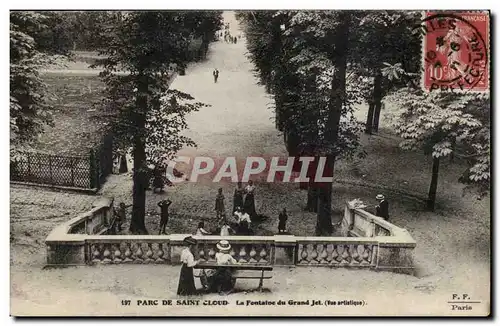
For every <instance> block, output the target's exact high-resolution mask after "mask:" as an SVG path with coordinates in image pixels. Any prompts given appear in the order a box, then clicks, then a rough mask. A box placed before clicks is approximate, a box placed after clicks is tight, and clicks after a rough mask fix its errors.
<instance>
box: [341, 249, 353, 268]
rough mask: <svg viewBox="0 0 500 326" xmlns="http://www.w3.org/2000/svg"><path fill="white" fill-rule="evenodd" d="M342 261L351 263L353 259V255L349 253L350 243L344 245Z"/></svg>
mask: <svg viewBox="0 0 500 326" xmlns="http://www.w3.org/2000/svg"><path fill="white" fill-rule="evenodd" d="M342 250H343V251H342V263H343V264H349V263H350V261H351V255H350V253H349V245H342Z"/></svg>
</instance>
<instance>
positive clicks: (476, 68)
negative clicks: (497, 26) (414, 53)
mask: <svg viewBox="0 0 500 326" xmlns="http://www.w3.org/2000/svg"><path fill="white" fill-rule="evenodd" d="M489 24H490V15H489V12H487V11H476V12H470V11H469V12H432V11H428V12H426V13H425V16H424V19H423V20H422V24H421V29H422V31H423V34H424V37H423V42H422V46H423V67H422V68H423V72H422V74H423V75H422V87H423V89H424V90H426V91H436V90H441V91H473V92H488V91H489V86H490V85H489V84H490V83H489V80H490V74H489V48H490V44H489Z"/></svg>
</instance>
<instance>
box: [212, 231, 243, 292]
mask: <svg viewBox="0 0 500 326" xmlns="http://www.w3.org/2000/svg"><path fill="white" fill-rule="evenodd" d="M216 247H217V249H218V250H219V252H218V253H216V254H215V259H216V261H217V265H221V266H220V267H218V268H217V270H216V272H215V275H214V284H215V285H217V291H218V292H219V293H222V292H225V293H226V294H228V293H229V292H231V290H232V289H233V287H234V284H235V281H236V279H235V278H233V270H232V269H231V268H228V267H224V265H236V264H238V261H237V260H236V259H234V257H233V256H231V255H230V254H229V252H230V251H231V244H230V243H229V242H228V241H227V240H221V241H219V243H217V245H216Z"/></svg>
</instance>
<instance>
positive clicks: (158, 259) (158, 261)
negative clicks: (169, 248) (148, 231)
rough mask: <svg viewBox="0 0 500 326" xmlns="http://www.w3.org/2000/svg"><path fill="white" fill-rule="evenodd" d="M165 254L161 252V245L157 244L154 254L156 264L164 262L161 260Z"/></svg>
mask: <svg viewBox="0 0 500 326" xmlns="http://www.w3.org/2000/svg"><path fill="white" fill-rule="evenodd" d="M164 254H165V252H164V251H163V243H158V251H157V252H156V263H157V264H161V263H164V262H165V259H163V255H164Z"/></svg>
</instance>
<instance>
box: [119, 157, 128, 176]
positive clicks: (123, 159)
mask: <svg viewBox="0 0 500 326" xmlns="http://www.w3.org/2000/svg"><path fill="white" fill-rule="evenodd" d="M119 155H120V167H119V168H118V173H127V172H128V167H127V154H125V153H120V154H119Z"/></svg>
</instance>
